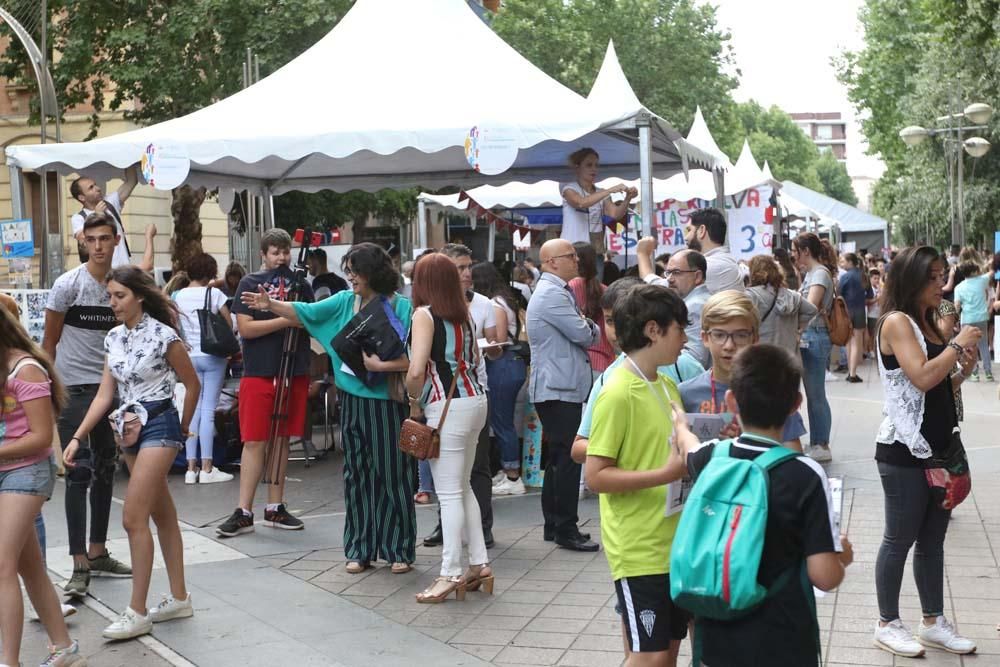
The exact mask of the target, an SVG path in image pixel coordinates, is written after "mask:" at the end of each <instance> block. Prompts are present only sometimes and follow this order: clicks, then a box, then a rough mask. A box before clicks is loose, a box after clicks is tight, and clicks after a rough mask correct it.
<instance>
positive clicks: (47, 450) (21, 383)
mask: <svg viewBox="0 0 1000 667" xmlns="http://www.w3.org/2000/svg"><path fill="white" fill-rule="evenodd" d="M0 387H2V388H3V390H2V392H0V639H2V640H3V651H2V654H0V656H2V657H0V659H2V661H3V663H4V664H6V665H17V664H19V662H18V659H19V656H20V651H21V637H22V632H23V623H24V603H23V600H22V597H21V587H20V585H19V583H18V575H20V577H21V578H22V579H23V580H24V586H25V588H26V589H27V591H28V597H29V599H30V600H31V602H32V604H33V605H34V607H35V610H36V612H37V614H38V618H39V620H41V622H42V625H43V626H44V627H45V630H46V633H47V634H48V636H49V641H51V642H52V646H51V649H50V656H49V661H52V664H61V665H74V664H78V663H82V662H83V656H82V655H80V646H79V644H78V643H77V642H75V641H73V640H72V639H70V637H69V634H68V633H67V631H66V622H65V621H64V620H63V611H62V609H61V608H60V604H59V598H58V597H56V592H55V590H54V589H53V588H52V582H51V581H50V580H49V577H48V574H47V573H46V571H45V555H44V553H43V552H42V549H41V546H40V544H39V540H38V533H37V532H36V529H35V524H36V520H37V519H40V518H41V516H42V515H41V510H42V504H43V503H45V501H46V500H48V499H49V498H50V497H51V496H52V489H53V487H54V486H55V466H54V465H53V464H52V434H53V431H54V430H55V428H54V427H55V418H56V415H57V414H58V413H59V410H60V409H62V407H63V405H64V404H65V402H66V391H65V388H64V387H63V385H62V383H61V382H60V381H59V378H58V376H57V375H56V373H55V369H54V367H53V364H52V362H51V361H50V360H49V357H48V355H46V354H45V353H44V352H43V351H42V350H41V348H40V347H39V346H38V345H36V344H35V342H34V341H32V340H31V338H29V337H28V334H27V332H26V331H25V330H24V329H23V328H22V327H21V323H20V322H19V321H18V320H17V319H16V318H15V317H14V316H13V315H12V314H11V313H10V312H9V311H8V310H7V308H5V307H0ZM56 660H59V661H60V662H55V661H56ZM45 664H50V663H49V662H48V661H47V662H46V663H45Z"/></svg>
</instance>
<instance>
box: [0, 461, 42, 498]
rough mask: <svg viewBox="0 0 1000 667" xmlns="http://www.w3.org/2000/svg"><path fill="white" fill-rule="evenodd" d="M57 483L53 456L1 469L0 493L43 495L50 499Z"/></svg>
mask: <svg viewBox="0 0 1000 667" xmlns="http://www.w3.org/2000/svg"><path fill="white" fill-rule="evenodd" d="M55 485H56V467H55V465H54V464H53V463H52V457H49V458H47V459H43V460H41V461H37V462H35V463H32V464H31V465H26V466H24V467H22V468H14V469H13V470H0V493H20V494H24V495H28V496H41V497H43V498H45V499H46V500H48V499H49V498H51V497H52V489H53V488H54V487H55Z"/></svg>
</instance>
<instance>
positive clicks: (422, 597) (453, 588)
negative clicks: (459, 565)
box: [417, 577, 465, 604]
mask: <svg viewBox="0 0 1000 667" xmlns="http://www.w3.org/2000/svg"><path fill="white" fill-rule="evenodd" d="M441 582H444V583H447V584H448V585H447V586H446V587H445V588H444V590H441V591H439V592H437V593H432V592H431V591H433V590H434V587H435V586H437V585H438V584H439V583H441ZM452 592H454V593H455V599H457V600H458V601H460V602H461V601H463V600H465V580H464V579H463V578H462V577H438V578H437V579H435V580H434V583H433V584H431V585H430V586H429V587H427V588H426V589H424V590H423V591H421V592H420V593H417V603H418V604H438V603H440V602H444V601H445V600H447V599H448V596H449V595H451V594H452Z"/></svg>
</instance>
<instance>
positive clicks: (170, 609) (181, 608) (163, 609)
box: [149, 593, 194, 623]
mask: <svg viewBox="0 0 1000 667" xmlns="http://www.w3.org/2000/svg"><path fill="white" fill-rule="evenodd" d="M193 615H194V606H193V605H192V604H191V594H190V593H188V595H187V598H185V599H183V600H178V599H176V598H175V597H174V596H173V595H164V596H163V600H162V601H161V602H160V604H158V605H156V607H154V608H153V609H150V610H149V620H150V621H152V622H153V623H162V622H163V621H170V620H173V619H175V618H187V617H188V616H193Z"/></svg>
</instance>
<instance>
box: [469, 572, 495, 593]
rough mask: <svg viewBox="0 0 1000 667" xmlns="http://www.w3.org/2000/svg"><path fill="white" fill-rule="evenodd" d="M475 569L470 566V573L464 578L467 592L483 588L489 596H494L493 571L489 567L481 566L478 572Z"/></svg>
mask: <svg viewBox="0 0 1000 667" xmlns="http://www.w3.org/2000/svg"><path fill="white" fill-rule="evenodd" d="M474 567H475V566H472V565H470V566H469V571H468V572H466V573H465V576H464V577H463V579H464V580H465V590H467V591H478V590H479V589H480V588H482V589H483V592H484V593H486V594H487V595H493V569H492V568H490V566H489V565H480V566H479V571H478V572H477V571H476V570H474V569H473V568H474Z"/></svg>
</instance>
